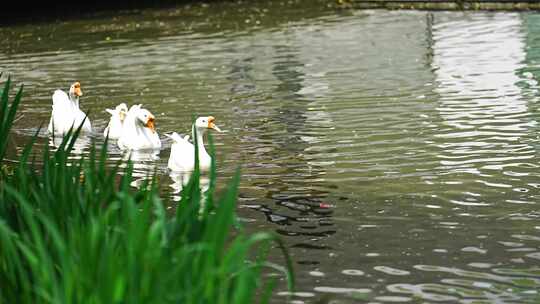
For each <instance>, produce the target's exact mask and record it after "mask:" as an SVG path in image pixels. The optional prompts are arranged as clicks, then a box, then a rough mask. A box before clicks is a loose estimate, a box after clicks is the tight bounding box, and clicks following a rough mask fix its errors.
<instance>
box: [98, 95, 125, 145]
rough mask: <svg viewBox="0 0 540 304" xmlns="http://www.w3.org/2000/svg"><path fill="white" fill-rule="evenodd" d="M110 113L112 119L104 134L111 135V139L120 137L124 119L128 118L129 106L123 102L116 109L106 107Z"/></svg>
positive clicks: (105, 135)
mask: <svg viewBox="0 0 540 304" xmlns="http://www.w3.org/2000/svg"><path fill="white" fill-rule="evenodd" d="M105 111H107V112H108V113H109V114H111V119H110V120H109V124H107V127H106V128H105V130H104V131H103V136H104V137H107V136H109V139H118V138H120V136H121V135H122V129H123V126H124V120H125V118H126V115H127V112H128V107H127V105H126V104H125V103H121V104H119V105H117V106H116V108H114V109H105Z"/></svg>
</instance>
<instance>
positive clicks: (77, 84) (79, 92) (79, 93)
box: [74, 82, 83, 97]
mask: <svg viewBox="0 0 540 304" xmlns="http://www.w3.org/2000/svg"><path fill="white" fill-rule="evenodd" d="M74 93H75V96H78V97H81V96H82V95H83V93H82V90H81V83H80V82H75V92H74Z"/></svg>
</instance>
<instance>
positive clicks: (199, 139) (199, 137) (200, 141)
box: [192, 127, 208, 156]
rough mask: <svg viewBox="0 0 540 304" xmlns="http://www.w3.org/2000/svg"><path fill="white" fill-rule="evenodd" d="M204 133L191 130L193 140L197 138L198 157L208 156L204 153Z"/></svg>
mask: <svg viewBox="0 0 540 304" xmlns="http://www.w3.org/2000/svg"><path fill="white" fill-rule="evenodd" d="M204 131H205V130H204V129H202V130H201V129H200V128H195V127H193V128H192V133H193V138H197V147H198V149H199V156H201V155H208V153H207V152H206V149H205V148H204V142H203V138H204Z"/></svg>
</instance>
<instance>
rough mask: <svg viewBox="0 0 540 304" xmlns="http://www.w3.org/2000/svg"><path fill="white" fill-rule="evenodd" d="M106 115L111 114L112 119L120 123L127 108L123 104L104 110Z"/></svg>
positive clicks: (124, 116)
mask: <svg viewBox="0 0 540 304" xmlns="http://www.w3.org/2000/svg"><path fill="white" fill-rule="evenodd" d="M105 111H107V113H109V114H111V115H112V116H113V117H118V118H119V119H120V122H124V119H125V118H126V115H127V113H128V107H127V105H126V104H125V103H121V104H119V105H117V106H116V108H114V110H113V109H105Z"/></svg>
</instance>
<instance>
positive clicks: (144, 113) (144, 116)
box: [135, 109, 156, 133]
mask: <svg viewBox="0 0 540 304" xmlns="http://www.w3.org/2000/svg"><path fill="white" fill-rule="evenodd" d="M155 120H156V117H155V116H154V115H153V114H152V113H150V111H148V110H147V109H139V110H138V111H137V113H136V115H135V121H137V122H139V123H140V124H141V125H143V126H144V127H146V128H148V129H150V131H152V133H156V125H155Z"/></svg>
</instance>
